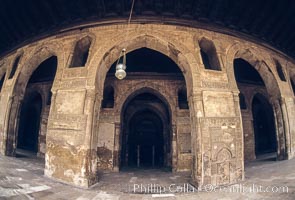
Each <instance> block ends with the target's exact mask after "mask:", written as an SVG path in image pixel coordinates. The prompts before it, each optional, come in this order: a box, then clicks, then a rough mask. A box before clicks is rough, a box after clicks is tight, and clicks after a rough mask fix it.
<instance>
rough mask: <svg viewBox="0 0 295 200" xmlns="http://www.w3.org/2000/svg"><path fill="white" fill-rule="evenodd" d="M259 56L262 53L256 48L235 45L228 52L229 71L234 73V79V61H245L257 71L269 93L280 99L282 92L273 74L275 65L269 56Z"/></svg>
mask: <svg viewBox="0 0 295 200" xmlns="http://www.w3.org/2000/svg"><path fill="white" fill-rule="evenodd" d="M259 54H260V53H259V52H257V51H256V49H254V48H251V47H245V46H243V45H242V44H240V43H235V44H233V45H232V46H231V47H230V48H229V49H228V51H227V56H226V57H227V61H228V62H229V63H230V64H229V65H228V66H227V71H228V72H232V73H233V77H234V69H233V67H234V66H233V63H234V59H236V58H241V59H244V60H245V61H247V62H249V64H251V65H252V66H253V67H254V68H255V69H256V70H257V72H258V73H259V75H260V76H261V78H262V80H263V82H264V84H265V86H266V88H267V91H268V93H269V94H270V95H272V96H275V97H279V96H280V93H281V92H280V91H281V90H280V87H279V83H278V79H277V77H276V73H274V72H273V65H274V63H273V62H272V61H271V60H270V59H269V58H268V57H267V56H266V57H261V56H259ZM257 55H258V56H257ZM234 80H235V79H234ZM235 82H236V81H235Z"/></svg>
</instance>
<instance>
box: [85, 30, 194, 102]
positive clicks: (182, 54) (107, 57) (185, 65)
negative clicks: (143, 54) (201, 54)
mask: <svg viewBox="0 0 295 200" xmlns="http://www.w3.org/2000/svg"><path fill="white" fill-rule="evenodd" d="M129 35H130V36H129V39H128V41H125V40H124V39H125V37H122V36H121V39H120V40H119V41H118V42H116V43H114V44H113V45H112V47H111V48H107V51H106V52H105V53H104V54H103V55H101V52H98V53H97V54H96V55H94V56H93V57H92V59H91V61H90V64H89V65H90V67H93V68H97V62H95V60H96V59H98V60H100V62H99V64H98V66H99V67H98V69H97V71H96V73H95V74H97V75H96V78H95V85H96V87H97V88H98V91H102V89H103V83H104V80H105V77H106V74H107V72H108V70H109V68H110V67H111V65H112V64H113V63H114V62H115V61H116V60H117V59H118V58H119V55H120V52H121V50H122V49H123V48H126V49H127V53H128V52H131V51H133V50H136V49H139V48H142V47H146V48H149V49H152V50H155V51H158V52H160V53H162V54H164V55H166V56H168V57H169V58H171V59H172V60H173V61H174V62H175V63H176V64H177V65H178V67H179V68H180V69H181V71H182V72H183V75H184V77H185V81H186V86H187V91H188V96H189V95H190V94H191V93H192V88H193V84H194V79H193V76H192V74H193V73H194V72H195V71H196V70H197V69H196V67H195V68H194V67H192V66H191V63H197V62H196V61H195V60H194V59H195V58H194V56H191V55H188V54H189V53H190V52H189V50H187V49H186V47H184V46H183V45H181V44H178V43H177V45H176V44H175V42H174V41H171V40H170V41H166V40H165V39H163V38H161V37H159V36H156V35H154V34H134V33H130V34H129ZM127 59H128V55H127Z"/></svg>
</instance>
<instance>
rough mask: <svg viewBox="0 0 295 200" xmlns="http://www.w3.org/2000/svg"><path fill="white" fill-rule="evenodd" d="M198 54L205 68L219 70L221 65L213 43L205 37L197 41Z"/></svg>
mask: <svg viewBox="0 0 295 200" xmlns="http://www.w3.org/2000/svg"><path fill="white" fill-rule="evenodd" d="M199 46H200V54H201V58H202V61H203V65H204V67H205V69H210V70H216V71H221V65H220V62H219V59H218V56H217V52H216V48H215V45H214V43H213V42H212V41H211V40H208V39H207V38H202V39H201V40H200V41H199Z"/></svg>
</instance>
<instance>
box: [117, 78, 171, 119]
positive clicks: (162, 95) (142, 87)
mask: <svg viewBox="0 0 295 200" xmlns="http://www.w3.org/2000/svg"><path fill="white" fill-rule="evenodd" d="M145 92H149V93H151V94H153V95H155V96H157V97H158V98H159V99H160V100H161V101H163V103H164V104H165V105H166V106H167V108H168V111H169V115H170V116H171V118H172V119H173V117H172V113H174V107H175V105H174V104H175V103H174V99H173V98H172V97H173V96H172V95H170V94H168V93H167V91H164V90H163V89H161V87H160V85H157V84H149V85H147V84H146V83H144V82H143V83H140V84H137V85H136V86H135V87H133V88H130V89H129V90H127V92H125V93H124V95H123V96H122V97H120V101H117V102H118V104H117V105H116V112H118V113H121V112H123V110H124V107H125V106H126V105H128V103H129V102H130V101H131V100H132V99H133V98H134V97H135V96H137V95H139V94H142V93H145Z"/></svg>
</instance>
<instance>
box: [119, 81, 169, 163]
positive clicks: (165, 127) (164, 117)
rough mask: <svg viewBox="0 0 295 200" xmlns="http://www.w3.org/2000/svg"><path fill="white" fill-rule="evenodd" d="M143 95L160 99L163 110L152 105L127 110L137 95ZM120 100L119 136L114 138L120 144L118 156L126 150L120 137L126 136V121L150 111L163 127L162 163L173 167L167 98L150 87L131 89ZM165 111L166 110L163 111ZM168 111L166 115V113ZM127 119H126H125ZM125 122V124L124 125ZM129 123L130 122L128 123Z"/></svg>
mask: <svg viewBox="0 0 295 200" xmlns="http://www.w3.org/2000/svg"><path fill="white" fill-rule="evenodd" d="M144 93H149V94H152V95H154V96H156V97H157V98H158V99H160V100H161V101H162V102H163V106H164V107H163V110H162V109H160V110H159V108H157V107H155V106H154V105H142V106H141V107H139V108H137V109H132V110H128V106H129V103H130V102H132V100H133V99H134V98H136V97H137V96H138V95H141V94H144ZM121 100H122V102H123V103H122V104H121V105H120V108H121V109H119V110H120V111H121V113H120V127H121V128H120V130H121V131H120V135H119V137H117V138H116V140H117V142H115V143H118V144H120V154H122V153H124V152H125V151H126V149H125V150H124V148H123V145H124V144H125V143H126V141H125V140H124V139H123V138H126V137H123V138H122V136H123V135H124V134H126V130H125V128H126V127H128V120H130V119H132V117H133V116H134V115H136V114H137V113H140V112H141V111H145V110H150V111H152V112H153V113H155V114H156V115H157V116H159V117H160V120H161V122H162V125H163V138H164V141H166V144H165V145H163V149H164V152H165V153H164V154H165V155H166V156H164V158H163V159H164V160H163V162H164V163H165V165H167V166H173V163H172V162H173V161H172V160H173V159H172V154H173V152H172V138H173V131H172V123H173V122H172V120H171V118H172V112H171V107H172V106H171V105H169V101H168V99H167V97H165V96H164V95H163V94H162V93H161V92H160V91H158V90H156V89H153V88H151V87H145V86H143V87H141V88H138V89H133V90H132V91H131V92H130V93H128V94H127V95H125V96H124V97H123V98H121ZM165 109H167V110H165ZM127 111H128V115H129V117H127V116H125V114H126V112H127ZM166 111H168V113H167V112H166ZM126 117H127V118H126ZM126 122H127V124H125V123H126ZM129 122H130V121H129ZM121 161H122V160H120V161H119V160H118V161H117V163H121Z"/></svg>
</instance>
